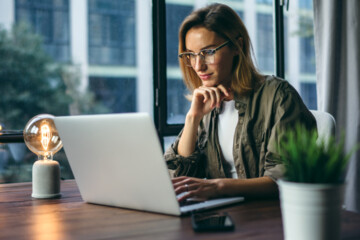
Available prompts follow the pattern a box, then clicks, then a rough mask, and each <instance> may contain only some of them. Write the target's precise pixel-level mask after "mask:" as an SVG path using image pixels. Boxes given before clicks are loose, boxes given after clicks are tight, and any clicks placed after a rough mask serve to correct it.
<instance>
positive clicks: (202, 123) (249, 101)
mask: <svg viewBox="0 0 360 240" xmlns="http://www.w3.org/2000/svg"><path fill="white" fill-rule="evenodd" d="M251 50H252V49H251V42H250V38H249V35H248V32H247V30H246V28H245V26H244V24H243V22H242V21H241V19H240V18H239V16H238V15H237V14H236V12H235V11H233V10H232V9H231V8H229V7H228V6H226V5H222V4H212V5H209V6H207V7H204V8H201V9H198V10H196V11H194V12H193V13H191V14H190V15H189V16H188V17H187V18H186V19H185V20H184V21H183V23H182V25H181V27H180V31H179V53H180V54H179V57H180V67H181V70H182V73H183V77H184V82H185V84H186V86H187V87H188V89H189V90H190V92H191V106H190V109H189V111H188V113H187V115H186V119H185V125H184V128H183V130H182V131H181V133H180V134H179V136H178V138H177V139H176V141H175V142H174V143H173V144H172V146H171V147H170V148H169V149H168V150H167V151H166V152H165V159H166V161H167V165H168V168H169V169H173V170H175V178H174V179H173V185H174V188H175V192H176V193H177V194H180V193H184V192H186V193H185V194H184V195H183V196H182V197H181V198H180V199H179V201H182V200H184V199H187V198H189V197H199V198H206V199H208V198H217V197H224V196H229V197H230V196H245V197H272V196H276V195H277V185H276V182H275V181H276V179H277V178H278V177H280V176H281V174H282V171H281V166H280V165H278V164H277V161H276V160H277V153H276V144H277V143H278V142H279V141H280V139H281V136H282V134H281V133H283V132H284V130H286V129H288V128H289V127H292V126H294V125H295V123H296V122H301V123H302V124H304V125H305V126H307V128H309V129H312V128H315V127H316V122H315V119H314V117H313V116H312V114H311V113H310V112H309V110H308V109H307V108H306V106H305V105H304V103H303V102H302V100H301V98H300V96H299V95H298V93H297V92H296V90H295V89H294V88H293V87H292V86H291V85H290V84H289V83H288V82H286V81H284V80H282V79H279V78H277V77H274V76H265V75H262V74H260V73H259V72H258V70H257V69H256V67H255V65H254V63H253V59H252V54H251V53H252V51H251Z"/></svg>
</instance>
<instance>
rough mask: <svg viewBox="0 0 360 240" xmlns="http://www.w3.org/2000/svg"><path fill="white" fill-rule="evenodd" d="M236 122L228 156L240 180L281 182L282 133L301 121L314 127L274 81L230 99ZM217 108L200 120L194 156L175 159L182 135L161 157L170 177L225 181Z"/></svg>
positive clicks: (291, 93) (286, 87)
mask: <svg viewBox="0 0 360 240" xmlns="http://www.w3.org/2000/svg"><path fill="white" fill-rule="evenodd" d="M234 100H235V108H236V109H237V110H238V113H239V120H238V123H237V126H236V129H235V135H234V146H233V156H234V163H235V168H236V171H237V174H238V177H239V178H240V179H246V178H256V177H261V176H269V177H271V178H272V179H273V180H276V179H277V178H279V177H281V175H282V172H283V170H282V167H281V165H280V164H279V163H278V160H279V155H278V154H277V144H279V142H280V141H281V139H282V137H283V134H284V132H285V131H286V130H287V129H289V128H291V127H294V126H295V123H297V122H300V123H302V124H304V125H305V126H306V127H307V128H308V129H315V128H316V121H315V118H314V116H313V115H312V114H311V113H310V111H309V110H308V109H307V107H306V106H305V105H304V103H303V101H302V99H301V97H300V96H299V94H298V93H297V91H296V90H295V89H294V88H293V87H292V86H291V85H290V84H289V83H288V82H287V81H284V80H282V79H279V78H276V77H274V76H267V77H266V80H265V81H264V82H263V83H262V84H261V85H260V87H258V88H257V89H256V90H255V91H253V92H252V93H250V94H248V95H247V96H237V95H235V97H234ZM220 112H221V109H214V110H213V111H211V112H210V113H208V114H207V115H205V116H204V117H203V119H202V121H201V122H200V125H199V128H198V136H197V142H196V147H195V151H194V152H193V154H192V155H191V156H188V157H183V156H180V155H178V154H177V146H178V143H179V139H180V136H181V133H182V132H180V134H179V136H178V137H177V139H176V140H175V142H174V143H173V144H172V145H171V147H169V149H167V151H166V152H165V160H166V162H167V165H168V168H169V169H172V170H175V172H174V175H175V176H193V177H199V178H204V177H205V178H209V179H210V178H226V177H230V176H226V174H225V171H224V166H223V162H225V159H224V157H223V155H222V152H221V148H220V144H219V139H218V131H217V126H218V124H217V121H218V116H219V113H220Z"/></svg>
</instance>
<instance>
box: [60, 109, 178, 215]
mask: <svg viewBox="0 0 360 240" xmlns="http://www.w3.org/2000/svg"><path fill="white" fill-rule="evenodd" d="M55 125H56V128H57V129H58V131H59V135H60V138H61V139H62V141H63V145H64V150H65V153H66V156H67V158H68V161H69V163H70V166H71V169H72V171H73V173H74V176H75V179H76V182H77V184H78V187H79V190H80V193H81V196H82V198H83V200H84V201H86V202H90V203H96V204H103V205H110V206H116V207H123V208H130V209H138V210H145V211H152V212H159V213H165V214H172V215H180V208H179V205H178V202H177V200H176V196H175V193H174V190H173V187H172V183H171V180H170V175H169V173H168V170H167V167H166V163H165V160H164V158H163V153H162V150H161V146H160V143H159V141H158V136H157V133H156V131H155V127H154V124H153V121H152V119H151V118H150V116H149V115H148V114H146V113H126V114H106V115H82V116H66V117H56V118H55Z"/></svg>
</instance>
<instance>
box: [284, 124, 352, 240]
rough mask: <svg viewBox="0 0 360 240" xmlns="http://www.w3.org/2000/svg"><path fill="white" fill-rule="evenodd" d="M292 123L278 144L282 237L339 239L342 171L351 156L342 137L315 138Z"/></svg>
mask: <svg viewBox="0 0 360 240" xmlns="http://www.w3.org/2000/svg"><path fill="white" fill-rule="evenodd" d="M317 138H318V135H317V132H316V131H307V130H306V128H305V127H302V126H300V125H298V126H296V127H295V129H294V130H293V131H288V132H287V133H286V134H285V137H284V138H283V139H284V140H283V141H282V142H281V143H280V144H279V145H278V151H279V154H280V160H281V163H282V164H283V166H284V170H285V171H284V177H283V179H280V180H279V181H278V185H279V191H280V201H281V212H282V221H283V228H284V236H285V239H288V240H289V239H290V240H297V239H301V240H303V239H306V240H311V239H317V240H319V239H324V240H325V239H326V240H331V239H339V238H340V223H341V221H340V216H341V208H342V203H343V196H344V185H345V184H344V175H345V174H344V173H345V169H346V166H347V162H348V160H349V158H350V156H351V153H352V152H353V151H351V152H350V153H348V154H345V153H344V140H341V141H340V142H339V143H337V142H336V140H335V139H334V138H333V137H331V138H330V139H327V141H319V140H318V139H317Z"/></svg>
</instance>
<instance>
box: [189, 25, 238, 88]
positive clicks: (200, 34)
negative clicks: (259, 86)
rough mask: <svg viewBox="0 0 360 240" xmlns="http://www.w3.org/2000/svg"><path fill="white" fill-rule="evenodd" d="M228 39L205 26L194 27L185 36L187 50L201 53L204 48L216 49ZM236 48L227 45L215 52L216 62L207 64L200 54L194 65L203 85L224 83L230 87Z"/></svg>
mask: <svg viewBox="0 0 360 240" xmlns="http://www.w3.org/2000/svg"><path fill="white" fill-rule="evenodd" d="M226 41H227V40H226V39H224V38H222V37H220V36H219V35H217V34H216V33H215V32H213V31H209V30H207V29H206V28H204V27H193V28H191V29H190V30H189V31H188V32H187V33H186V36H185V46H186V52H193V53H199V52H200V51H201V50H203V49H215V48H217V47H218V46H220V45H221V44H223V43H225V42H226ZM235 55H236V52H235V50H233V49H232V48H230V47H229V45H225V46H224V47H222V48H220V49H219V50H217V51H216V53H215V60H214V63H211V64H205V63H204V61H202V60H201V59H200V57H199V56H197V57H196V62H195V64H194V65H193V66H192V68H193V69H194V71H195V72H196V73H197V75H198V76H199V78H200V79H201V81H202V84H203V86H206V87H215V86H218V85H219V84H223V85H224V86H225V87H230V82H231V77H232V66H233V59H234V56H235Z"/></svg>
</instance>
